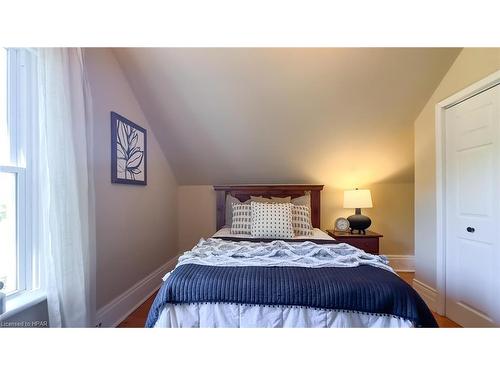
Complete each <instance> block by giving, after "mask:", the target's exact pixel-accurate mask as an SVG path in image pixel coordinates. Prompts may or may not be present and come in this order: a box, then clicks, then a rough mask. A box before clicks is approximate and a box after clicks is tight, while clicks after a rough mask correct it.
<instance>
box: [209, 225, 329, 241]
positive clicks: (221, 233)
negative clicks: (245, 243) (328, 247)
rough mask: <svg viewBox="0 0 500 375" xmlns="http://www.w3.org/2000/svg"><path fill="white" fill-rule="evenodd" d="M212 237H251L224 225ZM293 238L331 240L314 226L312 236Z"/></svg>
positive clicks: (295, 238) (296, 237)
mask: <svg viewBox="0 0 500 375" xmlns="http://www.w3.org/2000/svg"><path fill="white" fill-rule="evenodd" d="M212 237H215V238H221V237H225V238H229V237H233V238H248V239H252V238H253V237H252V236H249V235H247V234H231V228H229V227H224V228H221V229H219V230H218V231H217V232H215V234H214V235H213V236H212ZM293 240H333V238H332V237H330V236H329V235H328V234H326V233H325V232H323V231H322V230H321V229H319V228H314V229H313V234H312V236H295V237H293Z"/></svg>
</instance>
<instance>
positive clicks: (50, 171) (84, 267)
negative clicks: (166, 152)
mask: <svg viewBox="0 0 500 375" xmlns="http://www.w3.org/2000/svg"><path fill="white" fill-rule="evenodd" d="M36 55H37V59H36V60H37V63H36V65H37V69H36V74H37V82H38V87H37V92H38V101H37V104H36V105H37V107H38V119H37V121H36V122H35V123H36V124H37V125H38V126H35V128H36V129H34V131H33V134H32V136H33V137H34V139H33V145H34V146H33V151H34V152H33V154H34V160H33V167H34V168H33V172H34V173H33V179H34V180H33V182H34V185H35V186H34V187H35V188H36V189H35V192H34V199H33V202H34V204H33V211H34V215H35V216H34V217H35V219H34V220H33V223H34V229H35V241H36V244H37V245H38V246H39V248H38V251H39V254H40V264H41V270H40V273H41V280H42V283H43V284H42V286H43V287H44V288H45V289H46V291H47V304H48V310H49V324H50V326H51V327H87V326H90V325H92V323H93V319H94V308H93V306H94V305H95V303H94V302H93V301H92V300H91V295H92V292H91V288H92V285H93V283H92V282H91V277H92V273H91V268H92V267H91V263H92V259H93V254H95V210H94V184H93V172H92V162H91V155H92V113H91V110H92V108H91V97H90V90H89V85H88V81H87V78H86V73H85V65H84V56H83V51H82V50H81V49H78V48H43V49H38V50H36Z"/></svg>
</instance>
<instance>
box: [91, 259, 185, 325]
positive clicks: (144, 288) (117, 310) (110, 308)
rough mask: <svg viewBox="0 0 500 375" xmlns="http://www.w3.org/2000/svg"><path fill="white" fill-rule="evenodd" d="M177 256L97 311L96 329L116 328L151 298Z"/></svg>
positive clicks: (175, 261)
mask: <svg viewBox="0 0 500 375" xmlns="http://www.w3.org/2000/svg"><path fill="white" fill-rule="evenodd" d="M178 258H179V255H178V256H175V257H174V258H172V259H170V260H169V261H168V262H167V263H165V264H164V265H163V266H161V267H160V268H158V269H156V270H155V271H153V272H152V273H151V274H149V275H148V276H146V277H145V278H144V279H142V280H141V281H139V282H137V283H136V284H135V285H133V286H132V287H131V288H130V289H128V290H127V291H125V292H123V293H122V294H120V295H119V296H118V297H116V298H115V299H113V300H112V301H111V302H109V303H108V304H107V305H105V306H103V307H101V308H100V309H99V310H98V311H97V326H98V327H116V326H118V324H120V323H121V322H122V321H123V320H125V318H126V317H127V316H129V315H130V314H131V313H132V312H133V311H134V310H136V309H137V308H138V307H139V306H140V305H142V304H143V303H144V302H145V301H146V300H147V299H148V298H149V297H151V296H152V295H153V294H154V293H155V292H156V291H157V290H158V289H159V288H160V286H161V284H162V279H161V278H162V277H163V276H164V275H165V274H166V273H167V272H169V271H171V270H172V269H173V268H174V267H175V264H176V263H177V259H178Z"/></svg>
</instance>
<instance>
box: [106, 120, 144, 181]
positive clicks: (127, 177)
mask: <svg viewBox="0 0 500 375" xmlns="http://www.w3.org/2000/svg"><path fill="white" fill-rule="evenodd" d="M111 182H112V183H115V184H128V185H147V130H146V129H144V128H143V127H141V126H139V125H137V124H135V123H133V122H132V121H130V120H128V119H127V118H125V117H123V116H121V115H119V114H118V113H116V112H111Z"/></svg>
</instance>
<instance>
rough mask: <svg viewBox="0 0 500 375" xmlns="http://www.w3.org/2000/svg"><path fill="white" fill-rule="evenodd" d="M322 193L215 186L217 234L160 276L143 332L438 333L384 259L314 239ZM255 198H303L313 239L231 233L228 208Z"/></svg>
mask: <svg viewBox="0 0 500 375" xmlns="http://www.w3.org/2000/svg"><path fill="white" fill-rule="evenodd" d="M322 188H323V186H322V185H270V186H268V185H266V186H263V185H248V186H238V185H237V186H226V185H224V186H214V189H215V191H216V194H217V203H216V204H217V205H216V223H217V232H216V233H215V234H214V235H213V236H212V237H210V238H207V239H201V240H200V242H199V243H198V244H197V245H196V246H195V247H194V248H193V249H192V250H190V251H187V252H185V253H184V254H183V255H182V256H181V257H180V258H179V262H178V264H177V265H176V267H175V269H174V270H173V271H171V272H169V273H168V274H167V275H165V277H164V278H163V280H164V282H163V285H162V286H161V288H160V290H159V292H158V294H157V296H156V298H155V300H154V302H153V305H152V306H151V309H150V312H149V315H148V319H147V322H146V327H157V328H159V327H170V328H180V327H214V328H215V327H225V328H236V327H240V328H245V327H246V328H262V327H275V328H278V327H280V328H288V327H290V328H291V327H294V328H299V327H300V328H306V327H307V328H320V327H321V328H333V327H380V328H385V327H387V328H389V327H391V328H392V327H394V328H396V327H398V328H410V327H437V324H436V321H435V319H434V317H433V315H432V313H431V312H430V310H429V309H428V307H427V306H426V305H425V303H424V301H423V300H422V299H421V298H420V296H419V295H418V294H417V293H416V292H415V290H414V289H413V288H411V287H410V286H409V285H408V284H407V283H406V282H405V281H403V280H402V279H401V278H400V277H399V276H398V275H397V274H396V273H395V272H394V271H393V270H392V268H391V267H389V265H388V262H387V259H386V258H385V257H383V256H378V255H373V254H368V253H366V252H364V251H362V250H360V249H357V248H354V247H352V246H350V245H348V244H343V243H338V242H337V241H336V240H334V239H333V238H331V237H330V236H328V235H327V234H326V233H325V232H323V231H321V230H320V229H318V228H320V193H321V190H322ZM254 196H260V197H263V198H271V197H275V199H280V198H285V197H290V199H292V200H293V199H302V197H307V199H308V204H309V206H310V207H309V212H310V220H311V224H312V226H313V227H314V230H313V231H312V234H311V235H307V236H294V237H293V238H287V239H275V238H256V237H252V236H249V235H248V234H246V235H245V234H233V233H231V230H230V228H229V227H228V223H227V221H228V212H230V211H229V207H227V206H228V201H229V200H230V199H233V200H234V199H237V200H238V201H239V202H248V201H249V200H250V197H254ZM273 199H274V198H273Z"/></svg>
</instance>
